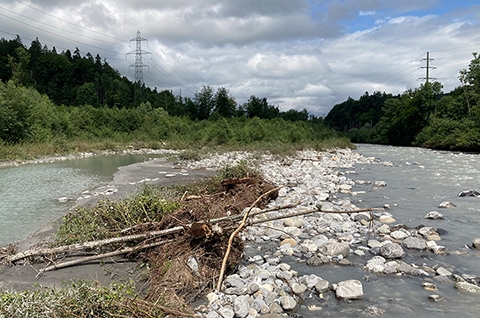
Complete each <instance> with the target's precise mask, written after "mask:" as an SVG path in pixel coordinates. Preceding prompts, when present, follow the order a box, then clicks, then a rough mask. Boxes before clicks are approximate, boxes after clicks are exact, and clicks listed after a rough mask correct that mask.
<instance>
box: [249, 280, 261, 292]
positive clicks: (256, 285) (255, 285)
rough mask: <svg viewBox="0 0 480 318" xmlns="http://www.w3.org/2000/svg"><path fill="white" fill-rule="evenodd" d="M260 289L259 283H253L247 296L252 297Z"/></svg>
mask: <svg viewBox="0 0 480 318" xmlns="http://www.w3.org/2000/svg"><path fill="white" fill-rule="evenodd" d="M259 289H260V286H258V284H257V283H255V282H252V283H249V284H248V285H247V294H249V295H252V294H255V293H256V292H257V291H258V290H259Z"/></svg>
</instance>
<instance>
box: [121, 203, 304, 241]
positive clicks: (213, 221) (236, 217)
mask: <svg viewBox="0 0 480 318" xmlns="http://www.w3.org/2000/svg"><path fill="white" fill-rule="evenodd" d="M300 203H301V202H297V203H291V204H287V205H282V206H278V207H274V208H269V209H264V210H260V211H255V212H252V213H250V216H255V215H259V214H263V213H268V212H272V211H278V210H284V209H290V208H294V207H296V206H297V205H299V204H300ZM242 218H243V215H241V214H235V215H230V216H224V217H221V218H217V219H211V220H207V221H204V223H209V224H216V223H220V222H224V221H237V220H240V219H242ZM160 224H161V223H160V222H147V223H140V224H136V225H134V226H132V227H129V228H126V229H124V230H121V231H120V232H119V233H122V234H123V233H125V232H128V231H130V230H134V229H137V228H142V227H146V226H160Z"/></svg>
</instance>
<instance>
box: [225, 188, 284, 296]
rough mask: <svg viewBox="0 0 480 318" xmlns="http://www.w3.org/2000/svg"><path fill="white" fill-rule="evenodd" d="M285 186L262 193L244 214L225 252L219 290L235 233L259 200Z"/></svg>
mask: <svg viewBox="0 0 480 318" xmlns="http://www.w3.org/2000/svg"><path fill="white" fill-rule="evenodd" d="M283 187H285V186H281V187H277V188H275V189H272V190H270V191H267V192H265V193H264V194H262V195H261V196H259V197H258V198H257V199H256V200H255V202H253V204H252V205H251V206H250V208H249V209H248V211H247V212H245V215H244V216H243V219H242V223H240V225H239V226H238V228H237V229H236V230H235V231H234V232H233V233H232V234H231V235H230V238H229V240H228V247H227V251H226V252H225V256H224V257H223V262H222V268H221V270H220V276H219V277H218V283H217V290H220V287H221V286H222V281H223V274H224V273H225V267H226V266H227V259H228V255H229V254H230V250H231V249H232V242H233V238H234V237H235V235H237V234H238V232H240V230H241V229H242V228H243V227H244V226H245V224H247V222H246V221H247V218H248V216H249V214H250V211H252V209H253V207H255V205H257V203H258V202H260V200H261V199H262V198H263V197H265V196H267V195H269V194H270V193H272V192H274V191H278V190H279V189H281V188H283Z"/></svg>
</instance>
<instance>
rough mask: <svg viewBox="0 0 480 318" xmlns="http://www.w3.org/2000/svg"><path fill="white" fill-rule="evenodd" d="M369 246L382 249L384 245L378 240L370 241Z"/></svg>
mask: <svg viewBox="0 0 480 318" xmlns="http://www.w3.org/2000/svg"><path fill="white" fill-rule="evenodd" d="M367 245H368V247H370V248H374V247H381V246H382V244H381V243H380V242H379V241H377V240H369V241H368V244H367Z"/></svg>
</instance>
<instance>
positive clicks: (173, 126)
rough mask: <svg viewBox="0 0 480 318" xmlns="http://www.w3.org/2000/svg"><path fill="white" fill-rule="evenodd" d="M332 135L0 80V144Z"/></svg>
mask: <svg viewBox="0 0 480 318" xmlns="http://www.w3.org/2000/svg"><path fill="white" fill-rule="evenodd" d="M337 137H338V134H337V133H336V132H335V131H334V130H333V129H327V128H326V127H325V126H324V125H323V124H318V123H313V122H311V121H288V120H284V119H283V118H280V117H276V118H273V119H260V118H258V117H254V118H247V117H245V116H242V117H232V118H225V117H217V118H213V117H211V118H210V119H209V120H201V121H200V120H192V119H190V118H188V117H185V116H183V117H180V116H169V115H168V113H167V112H166V111H165V110H163V109H161V108H157V109H154V108H153V107H152V105H151V104H150V102H145V103H142V104H141V105H140V106H139V107H137V108H123V109H120V108H117V107H113V108H106V107H102V108H95V107H93V106H91V105H84V106H80V107H76V106H65V105H62V106H57V105H55V104H54V103H53V102H52V101H51V100H50V99H49V98H48V97H47V96H46V95H41V94H39V93H38V92H37V91H36V90H34V89H33V88H27V87H23V86H16V85H15V84H14V83H13V82H12V81H9V82H7V83H1V82H0V148H2V147H1V146H2V145H3V146H5V145H7V144H19V143H34V144H35V143H45V142H51V143H53V144H55V145H57V146H58V147H59V148H58V149H59V150H58V151H60V152H68V151H73V150H74V149H70V148H69V147H73V145H74V143H72V141H74V140H81V141H89V142H94V141H99V140H110V141H112V142H119V143H129V142H134V141H140V142H145V143H147V144H148V146H150V147H153V148H162V147H164V146H165V144H167V145H168V146H169V147H173V148H182V149H185V148H189V147H194V148H196V149H198V148H201V147H204V146H207V147H208V146H218V145H225V146H242V145H243V146H245V145H258V144H262V143H263V144H266V143H268V144H278V145H279V146H280V147H281V145H285V144H289V143H290V144H297V145H298V146H300V147H302V146H306V147H317V148H322V147H324V146H325V143H324V142H325V140H329V139H335V138H337ZM2 141H3V142H2ZM340 142H341V143H343V144H342V146H348V145H349V143H348V141H346V140H341V141H340ZM69 144H72V146H70V145H69ZM339 145H340V144H337V145H335V144H331V145H330V146H339ZM62 147H64V148H62ZM0 157H2V155H1V151H0Z"/></svg>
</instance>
